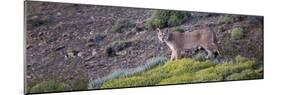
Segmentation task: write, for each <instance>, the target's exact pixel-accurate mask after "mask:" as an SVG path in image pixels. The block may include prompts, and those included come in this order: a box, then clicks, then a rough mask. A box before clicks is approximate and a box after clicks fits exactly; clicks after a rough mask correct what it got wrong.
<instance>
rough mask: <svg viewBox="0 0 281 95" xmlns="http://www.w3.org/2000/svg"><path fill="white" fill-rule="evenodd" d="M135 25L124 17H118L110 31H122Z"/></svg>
mask: <svg viewBox="0 0 281 95" xmlns="http://www.w3.org/2000/svg"><path fill="white" fill-rule="evenodd" d="M134 26H135V25H134V24H133V23H132V22H131V21H129V20H126V19H120V20H117V21H116V22H115V24H114V25H113V26H112V28H111V31H112V32H115V33H123V32H124V31H126V30H128V28H130V27H134Z"/></svg>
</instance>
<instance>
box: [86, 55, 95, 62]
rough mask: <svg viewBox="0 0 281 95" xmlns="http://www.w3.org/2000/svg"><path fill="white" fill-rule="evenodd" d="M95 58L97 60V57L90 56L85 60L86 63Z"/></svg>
mask: <svg viewBox="0 0 281 95" xmlns="http://www.w3.org/2000/svg"><path fill="white" fill-rule="evenodd" d="M93 58H95V57H94V56H89V57H87V58H85V61H90V60H92V59H93Z"/></svg>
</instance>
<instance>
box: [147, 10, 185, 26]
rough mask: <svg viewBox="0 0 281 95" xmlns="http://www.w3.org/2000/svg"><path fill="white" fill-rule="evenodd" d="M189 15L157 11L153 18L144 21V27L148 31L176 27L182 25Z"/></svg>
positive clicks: (178, 12)
mask: <svg viewBox="0 0 281 95" xmlns="http://www.w3.org/2000/svg"><path fill="white" fill-rule="evenodd" d="M189 15H190V14H189V13H187V12H182V11H167V10H157V11H155V12H154V14H153V17H152V18H150V19H149V20H147V21H146V26H147V27H148V28H150V29H155V28H157V27H159V28H163V27H172V26H177V25H180V24H182V23H183V22H184V21H185V19H186V18H187V17H188V16H189Z"/></svg>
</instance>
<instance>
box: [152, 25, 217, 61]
mask: <svg viewBox="0 0 281 95" xmlns="http://www.w3.org/2000/svg"><path fill="white" fill-rule="evenodd" d="M157 35H158V38H159V40H160V41H161V42H164V43H166V44H167V45H168V46H169V48H170V49H171V50H172V54H171V60H174V59H178V58H179V54H180V52H181V51H183V50H186V49H192V48H204V49H205V50H206V51H207V52H208V56H207V57H208V58H210V57H212V55H213V53H215V52H217V53H219V50H218V45H217V40H216V39H217V38H216V35H215V34H214V32H212V31H211V30H210V29H209V28H204V29H200V30H194V31H192V32H183V33H180V32H174V31H173V32H172V31H168V33H164V32H162V31H161V30H160V29H159V28H158V29H157Z"/></svg>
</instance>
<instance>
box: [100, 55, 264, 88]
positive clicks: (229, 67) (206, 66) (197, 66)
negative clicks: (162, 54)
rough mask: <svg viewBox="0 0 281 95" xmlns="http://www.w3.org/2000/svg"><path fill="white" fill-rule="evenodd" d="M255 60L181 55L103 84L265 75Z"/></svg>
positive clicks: (168, 82)
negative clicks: (219, 60)
mask: <svg viewBox="0 0 281 95" xmlns="http://www.w3.org/2000/svg"><path fill="white" fill-rule="evenodd" d="M256 65H257V63H255V61H253V60H250V59H247V58H244V57H241V56H237V57H236V58H235V59H234V60H233V61H229V62H224V63H222V64H215V63H213V62H211V61H209V60H206V61H195V60H192V59H180V60H176V61H168V62H167V63H166V64H164V65H162V66H158V67H156V68H154V69H151V70H148V71H145V72H143V73H138V74H135V75H133V76H129V77H120V78H116V79H112V80H110V81H108V82H105V83H104V84H103V85H102V88H115V87H133V86H149V85H165V84H176V83H196V82H210V81H223V80H238V79H256V78H257V79H258V78H262V77H263V74H262V71H263V70H262V69H261V68H259V69H257V68H255V66H256Z"/></svg>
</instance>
